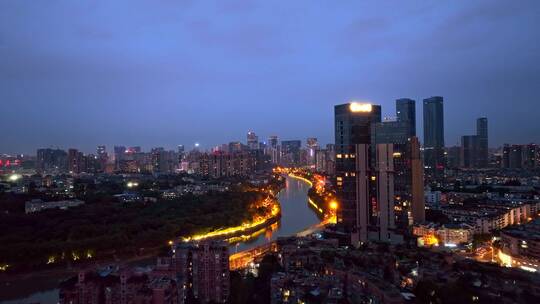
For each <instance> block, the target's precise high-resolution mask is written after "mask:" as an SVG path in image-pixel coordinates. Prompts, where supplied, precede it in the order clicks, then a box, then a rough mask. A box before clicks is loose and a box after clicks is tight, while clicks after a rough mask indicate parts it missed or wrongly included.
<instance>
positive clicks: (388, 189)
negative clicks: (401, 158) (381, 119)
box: [370, 144, 395, 241]
mask: <svg viewBox="0 0 540 304" xmlns="http://www.w3.org/2000/svg"><path fill="white" fill-rule="evenodd" d="M376 155H377V156H376V162H375V163H376V165H375V170H376V182H377V201H376V203H377V209H376V210H377V211H378V213H379V216H378V222H377V223H376V224H377V228H379V229H376V230H375V234H376V235H375V238H374V239H375V240H377V241H390V240H391V239H392V237H391V236H390V232H391V229H394V228H395V224H394V221H395V218H394V156H393V155H394V145H393V144H377V145H376ZM370 238H371V239H373V236H370Z"/></svg>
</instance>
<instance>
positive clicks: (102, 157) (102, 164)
mask: <svg viewBox="0 0 540 304" xmlns="http://www.w3.org/2000/svg"><path fill="white" fill-rule="evenodd" d="M96 152H97V162H98V164H97V171H98V172H105V168H106V167H107V161H108V160H109V155H108V154H107V148H106V147H105V146H97V149H96Z"/></svg>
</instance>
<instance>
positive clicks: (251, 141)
mask: <svg viewBox="0 0 540 304" xmlns="http://www.w3.org/2000/svg"><path fill="white" fill-rule="evenodd" d="M247 145H248V148H249V149H250V150H257V149H259V137H258V136H257V135H256V134H255V132H251V131H250V132H248V133H247Z"/></svg>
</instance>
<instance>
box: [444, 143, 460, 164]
mask: <svg viewBox="0 0 540 304" xmlns="http://www.w3.org/2000/svg"><path fill="white" fill-rule="evenodd" d="M446 165H447V167H448V168H449V169H457V168H459V167H460V166H461V146H452V147H448V148H447V149H446Z"/></svg>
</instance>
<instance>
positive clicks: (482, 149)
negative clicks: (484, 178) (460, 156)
mask: <svg viewBox="0 0 540 304" xmlns="http://www.w3.org/2000/svg"><path fill="white" fill-rule="evenodd" d="M476 136H477V140H478V147H477V154H476V162H477V167H479V168H485V167H487V166H488V159H489V154H488V149H489V146H488V120H487V118H486V117H480V118H478V119H477V120H476Z"/></svg>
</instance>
